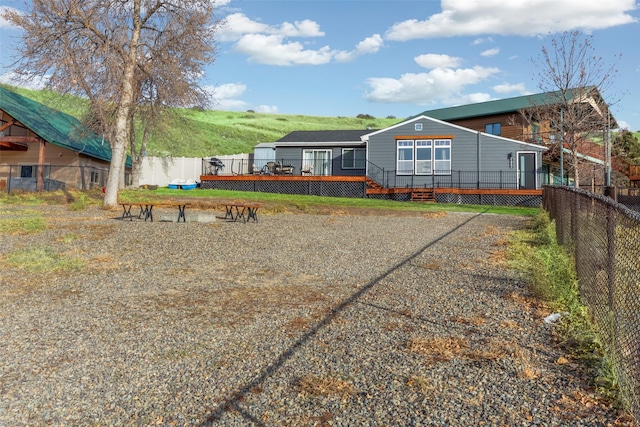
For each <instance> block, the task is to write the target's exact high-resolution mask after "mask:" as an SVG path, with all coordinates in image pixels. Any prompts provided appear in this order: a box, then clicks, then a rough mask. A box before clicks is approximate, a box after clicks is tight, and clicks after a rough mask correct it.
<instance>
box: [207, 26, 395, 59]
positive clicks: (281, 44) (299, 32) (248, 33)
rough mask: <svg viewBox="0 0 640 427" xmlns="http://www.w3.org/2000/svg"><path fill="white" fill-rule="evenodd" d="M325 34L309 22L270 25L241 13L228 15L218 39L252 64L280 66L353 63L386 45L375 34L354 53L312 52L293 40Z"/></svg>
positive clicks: (361, 43) (327, 50)
mask: <svg viewBox="0 0 640 427" xmlns="http://www.w3.org/2000/svg"><path fill="white" fill-rule="evenodd" d="M324 35H325V33H324V32H322V31H321V30H320V26H319V25H318V23H316V22H315V21H312V20H309V19H305V20H303V21H296V22H294V23H290V22H284V23H282V24H280V25H267V24H264V23H262V22H259V21H255V20H252V19H250V18H248V17H247V16H246V15H244V14H242V13H233V14H231V15H229V16H228V17H227V18H226V22H225V25H223V26H222V27H221V28H220V29H219V30H218V33H217V37H218V40H220V41H222V42H233V43H235V44H234V46H233V49H234V50H235V51H236V52H240V53H242V54H245V55H247V56H248V60H249V62H255V63H259V64H268V65H280V66H291V65H321V64H326V63H329V62H331V61H338V62H347V61H352V60H353V59H355V58H357V57H358V56H360V55H365V54H370V53H376V52H377V51H378V50H380V48H381V47H382V45H383V43H384V42H383V39H382V36H381V35H380V34H374V35H372V36H370V37H367V38H365V39H364V40H362V41H360V42H359V43H358V44H356V46H355V48H354V49H353V50H350V51H345V50H337V49H331V48H330V47H329V46H323V47H321V48H319V49H309V48H308V47H306V46H305V45H304V44H303V43H301V42H299V41H293V40H290V39H292V38H309V37H323V36H324Z"/></svg>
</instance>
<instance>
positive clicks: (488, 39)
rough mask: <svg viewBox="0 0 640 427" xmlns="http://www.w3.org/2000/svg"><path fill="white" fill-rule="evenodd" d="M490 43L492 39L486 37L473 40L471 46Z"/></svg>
mask: <svg viewBox="0 0 640 427" xmlns="http://www.w3.org/2000/svg"><path fill="white" fill-rule="evenodd" d="M492 41H493V39H492V38H491V37H487V38H478V39H475V40H474V41H473V42H472V43H471V44H472V45H473V46H478V45H480V44H483V43H490V42H492Z"/></svg>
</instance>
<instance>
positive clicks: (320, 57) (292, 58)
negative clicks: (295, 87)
mask: <svg viewBox="0 0 640 427" xmlns="http://www.w3.org/2000/svg"><path fill="white" fill-rule="evenodd" d="M234 48H235V50H236V51H238V52H241V53H244V54H246V55H248V56H249V61H250V62H256V63H259V64H269V65H302V64H304V65H319V64H326V63H328V62H330V61H331V58H332V57H333V55H334V52H332V51H331V50H330V49H329V47H328V46H325V47H322V48H320V49H317V50H312V49H305V48H304V46H303V45H302V43H299V42H285V41H284V38H283V36H277V35H263V34H247V35H244V36H242V38H241V39H240V40H239V41H238V42H237V43H236V44H235V47H234Z"/></svg>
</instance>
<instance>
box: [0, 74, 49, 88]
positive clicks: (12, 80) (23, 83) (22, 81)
mask: <svg viewBox="0 0 640 427" xmlns="http://www.w3.org/2000/svg"><path fill="white" fill-rule="evenodd" d="M48 82H49V76H45V77H34V76H30V75H27V74H25V75H21V74H18V73H15V72H13V71H11V72H8V73H4V74H2V75H0V83H4V84H8V85H13V86H19V87H24V88H27V89H38V90H39V89H44V88H45V87H46V86H47V83H48Z"/></svg>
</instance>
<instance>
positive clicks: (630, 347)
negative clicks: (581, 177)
mask: <svg viewBox="0 0 640 427" xmlns="http://www.w3.org/2000/svg"><path fill="white" fill-rule="evenodd" d="M542 199H543V207H544V209H545V210H546V211H548V212H549V215H550V217H551V219H552V220H554V221H555V223H556V231H557V238H558V242H559V243H560V244H563V245H565V246H566V247H568V248H569V249H570V251H572V252H573V255H574V258H575V267H576V271H577V275H578V282H579V290H580V298H581V300H582V302H583V303H584V304H585V306H586V307H587V308H588V310H589V313H590V315H591V318H592V320H593V323H594V325H595V328H596V331H597V333H598V336H599V339H600V341H601V342H602V344H603V346H604V349H605V352H606V354H607V356H608V357H609V358H610V360H611V361H612V363H613V365H614V367H615V372H616V374H617V379H618V381H619V385H620V391H621V395H622V397H623V399H624V400H625V403H626V404H627V405H628V407H629V409H630V410H631V412H632V413H633V415H634V417H635V418H636V419H640V261H639V260H640V245H638V242H639V241H640V213H638V212H635V211H633V210H631V209H629V208H627V207H625V206H624V205H621V204H619V203H616V202H615V201H614V200H612V199H611V198H609V197H605V196H603V195H599V194H594V193H591V192H587V191H585V190H581V189H576V188H571V187H559V186H554V187H545V188H544V191H543V196H542Z"/></svg>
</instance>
